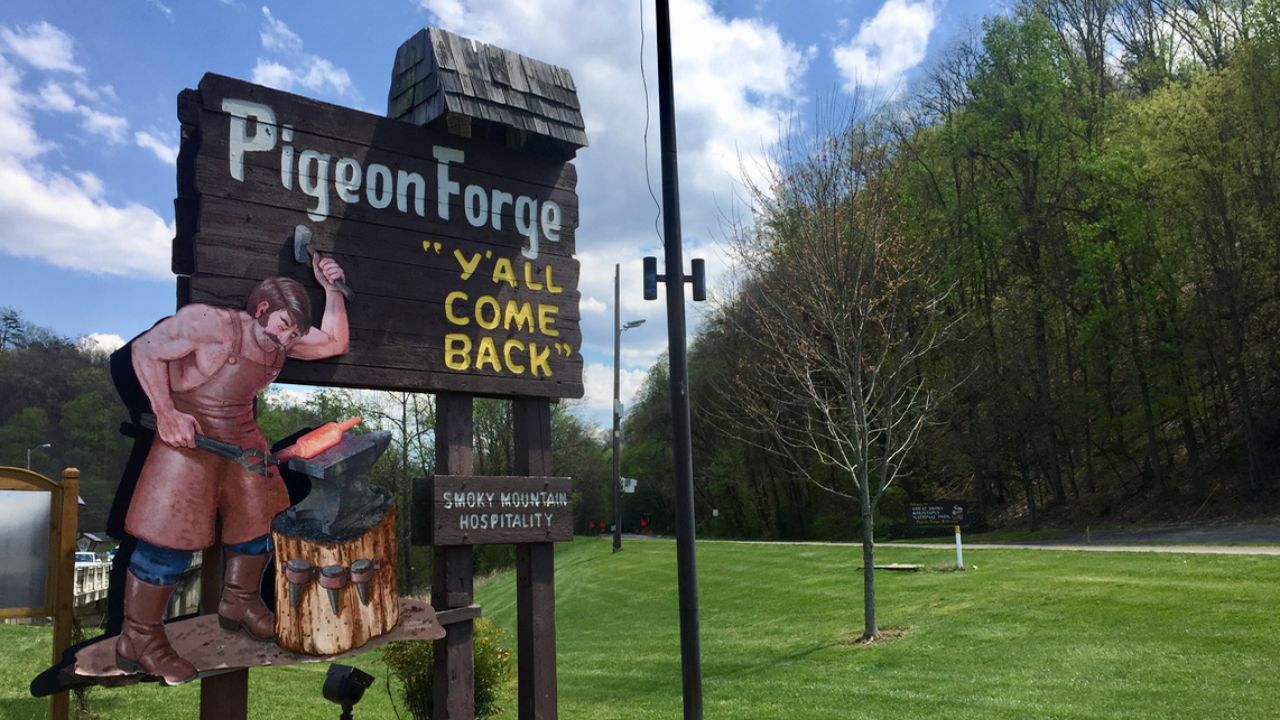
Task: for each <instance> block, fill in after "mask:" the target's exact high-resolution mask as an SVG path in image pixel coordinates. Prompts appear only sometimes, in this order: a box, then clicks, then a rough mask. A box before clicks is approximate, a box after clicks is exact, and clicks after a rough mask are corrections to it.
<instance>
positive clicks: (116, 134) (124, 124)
mask: <svg viewBox="0 0 1280 720" xmlns="http://www.w3.org/2000/svg"><path fill="white" fill-rule="evenodd" d="M34 105H35V106H36V107H39V108H40V109H42V110H50V111H53V112H62V113H74V114H76V115H79V116H80V126H81V127H82V128H84V129H85V130H86V131H88V132H90V133H93V134H94V135H100V136H102V137H105V138H106V139H108V140H110V141H111V142H113V143H121V142H124V139H125V137H126V135H127V133H128V130H129V121H128V120H126V119H125V118H123V117H120V116H119V115H112V114H110V113H105V112H102V111H101V110H95V109H93V108H91V107H88V106H85V105H81V104H80V103H78V102H76V99H75V98H74V97H72V96H71V94H70V93H68V92H67V91H66V89H65V88H63V87H62V86H61V85H59V84H58V83H55V82H52V81H48V82H45V83H44V84H43V85H41V86H40V90H39V91H38V94H37V95H36V98H35V102H34Z"/></svg>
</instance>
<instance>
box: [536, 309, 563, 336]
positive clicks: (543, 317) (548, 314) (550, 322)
mask: <svg viewBox="0 0 1280 720" xmlns="http://www.w3.org/2000/svg"><path fill="white" fill-rule="evenodd" d="M559 312H560V308H558V307H556V306H555V305H543V304H541V303H539V304H538V332H540V333H542V334H543V335H546V336H547V337H560V331H559V330H557V329H556V318H555V316H556V314H557V313H559Z"/></svg>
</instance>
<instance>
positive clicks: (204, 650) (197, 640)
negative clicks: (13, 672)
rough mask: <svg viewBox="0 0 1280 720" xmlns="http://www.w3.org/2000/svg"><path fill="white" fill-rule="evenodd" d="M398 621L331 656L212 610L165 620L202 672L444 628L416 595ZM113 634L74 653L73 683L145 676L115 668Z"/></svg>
mask: <svg viewBox="0 0 1280 720" xmlns="http://www.w3.org/2000/svg"><path fill="white" fill-rule="evenodd" d="M399 610H400V622H399V623H398V624H397V625H396V627H395V628H394V629H392V630H391V632H388V633H386V634H385V635H379V636H378V637H376V638H373V639H372V640H370V641H369V642H367V643H365V644H364V645H361V646H360V647H358V648H352V649H351V650H349V651H347V652H344V653H340V654H338V655H331V656H316V655H301V654H299V653H295V652H290V651H288V650H285V649H283V648H281V647H280V646H278V645H276V644H275V643H273V642H263V641H260V640H254V639H252V638H250V637H249V636H247V635H245V634H244V633H239V632H228V631H226V630H223V629H222V628H221V627H219V626H218V617H217V616H216V615H212V614H210V615H201V616H199V617H194V618H189V619H187V620H180V621H178V622H172V623H166V624H165V629H166V632H167V633H168V635H169V643H170V644H171V645H173V647H174V649H175V650H177V651H178V654H180V655H182V656H183V657H184V658H186V659H187V661H188V662H190V663H191V664H192V665H195V666H196V669H197V670H199V671H200V672H201V673H202V674H204V675H205V676H206V677H207V676H209V675H216V674H219V673H223V672H231V671H233V670H241V669H244V668H250V667H262V666H266V665H298V664H301V663H310V662H325V661H328V660H333V659H335V658H340V657H345V656H348V655H354V654H356V653H362V652H367V651H369V650H373V649H376V648H378V647H381V646H382V645H385V644H387V643H389V642H395V641H397V640H439V639H440V638H443V637H444V627H443V626H442V625H441V624H440V622H439V621H438V620H437V618H436V612H435V610H434V609H432V607H431V606H430V605H427V604H425V603H423V602H421V601H418V600H401V601H400V608H399ZM115 640H116V639H115V637H114V636H112V637H109V638H103V639H102V641H101V642H96V643H93V644H92V645H88V646H86V647H84V648H83V649H81V650H80V652H78V653H76V664H75V666H74V668H73V669H72V671H73V672H74V674H75V680H76V684H84V683H85V682H86V681H88V682H90V683H92V684H96V685H106V686H116V685H131V684H133V683H137V682H141V681H143V680H150V679H153V678H149V677H148V676H145V675H138V674H135V673H127V672H125V671H124V670H121V669H120V668H118V667H116V655H115V650H116V642H115Z"/></svg>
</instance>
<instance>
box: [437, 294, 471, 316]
mask: <svg viewBox="0 0 1280 720" xmlns="http://www.w3.org/2000/svg"><path fill="white" fill-rule="evenodd" d="M456 300H461V301H463V302H466V301H467V294H466V293H464V292H462V291H461V290H454V291H453V292H451V293H449V294H448V295H446V296H445V297H444V316H445V317H446V318H448V320H449V322H451V323H453V324H454V325H466V324H467V323H469V322H471V321H470V320H468V319H467V317H466V316H465V315H458V314H456V313H454V312H453V303H454V301H456Z"/></svg>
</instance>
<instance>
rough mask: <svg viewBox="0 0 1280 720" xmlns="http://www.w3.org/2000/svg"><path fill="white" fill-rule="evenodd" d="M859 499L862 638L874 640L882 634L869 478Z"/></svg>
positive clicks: (864, 482)
mask: <svg viewBox="0 0 1280 720" xmlns="http://www.w3.org/2000/svg"><path fill="white" fill-rule="evenodd" d="M861 490H862V492H861V493H860V497H859V500H861V505H862V622H863V630H862V639H863V640H874V639H876V638H877V637H879V636H880V628H879V627H877V626H876V545H875V522H874V518H873V517H872V512H871V488H870V487H869V482H868V480H866V479H864V480H863V481H862V488H861Z"/></svg>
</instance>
